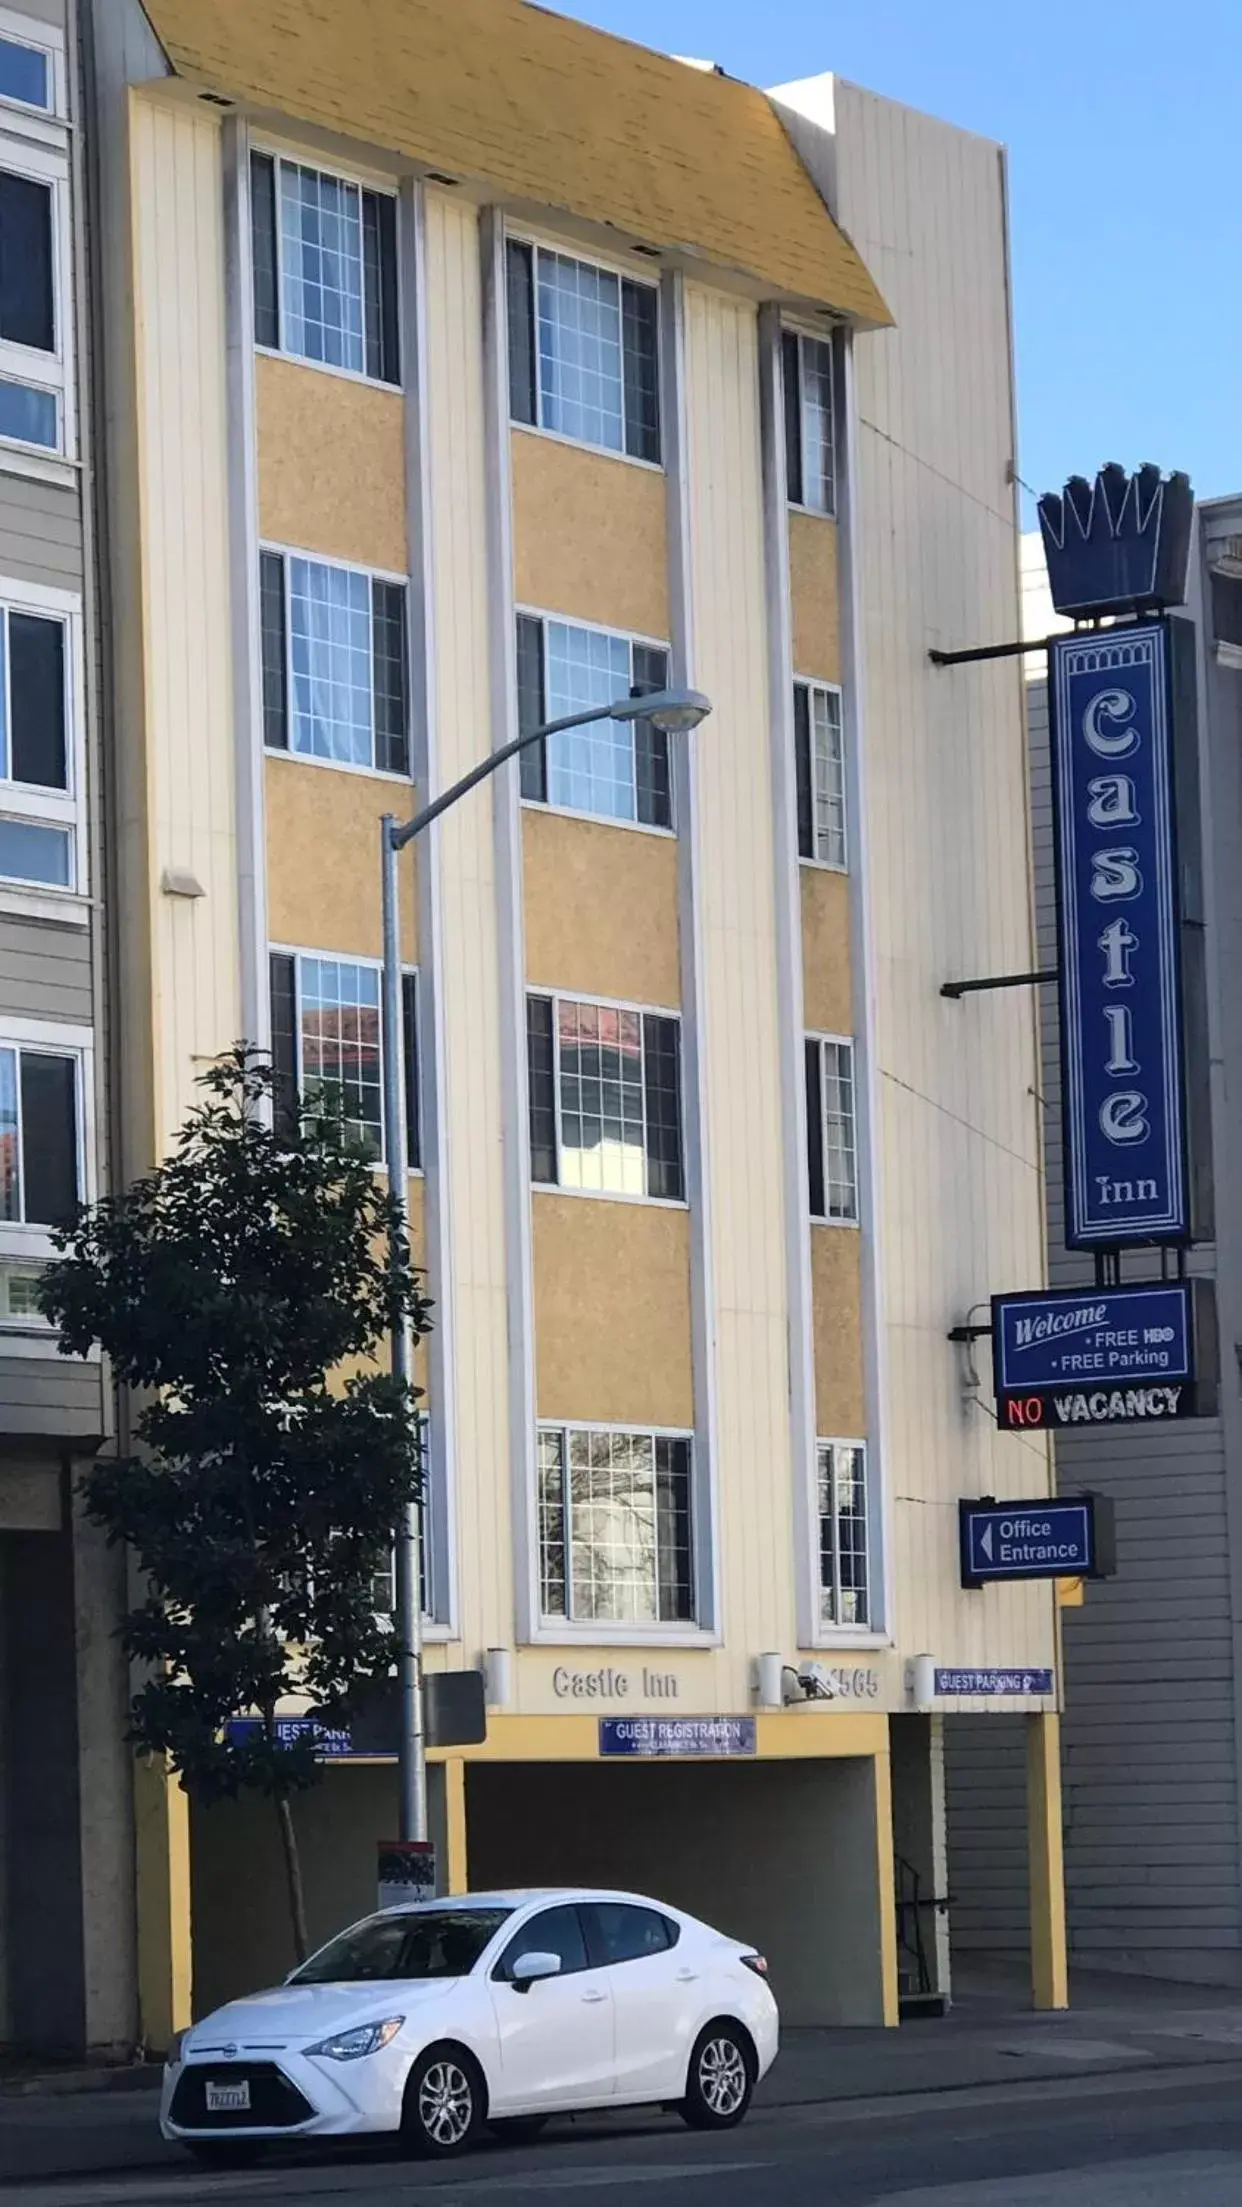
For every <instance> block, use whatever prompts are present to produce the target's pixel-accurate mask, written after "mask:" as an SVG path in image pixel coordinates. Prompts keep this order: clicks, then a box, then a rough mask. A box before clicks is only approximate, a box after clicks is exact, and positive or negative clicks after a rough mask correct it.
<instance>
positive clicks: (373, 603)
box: [259, 552, 410, 774]
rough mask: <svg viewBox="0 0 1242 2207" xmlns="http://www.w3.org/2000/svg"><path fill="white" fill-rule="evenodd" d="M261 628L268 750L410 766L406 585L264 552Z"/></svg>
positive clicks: (384, 767) (388, 769)
mask: <svg viewBox="0 0 1242 2207" xmlns="http://www.w3.org/2000/svg"><path fill="white" fill-rule="evenodd" d="M259 626H260V635H261V657H262V674H263V740H264V742H265V743H266V744H267V746H268V748H269V750H273V751H296V752H298V753H299V754H300V755H301V756H303V757H304V758H311V759H332V760H334V761H335V762H336V764H337V765H338V766H373V767H378V768H379V769H380V771H381V772H382V773H385V774H408V773H409V770H410V745H409V733H408V728H407V717H408V704H407V701H408V696H409V676H408V660H407V652H406V628H405V584H404V583H402V582H386V581H384V580H383V579H382V578H381V577H380V576H378V575H369V574H366V573H364V572H363V570H362V569H361V568H357V567H332V566H329V565H328V563H327V561H326V560H321V559H307V558H305V557H304V556H303V555H302V554H301V553H297V552H288V553H286V552H261V553H260V554H259Z"/></svg>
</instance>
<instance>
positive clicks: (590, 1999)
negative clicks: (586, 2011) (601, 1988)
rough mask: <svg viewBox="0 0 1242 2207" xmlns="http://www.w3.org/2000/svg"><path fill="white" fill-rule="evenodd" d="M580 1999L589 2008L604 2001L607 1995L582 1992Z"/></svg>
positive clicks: (604, 1993)
mask: <svg viewBox="0 0 1242 2207" xmlns="http://www.w3.org/2000/svg"><path fill="white" fill-rule="evenodd" d="M582 1998H583V1999H584V2000H585V2001H586V2002H587V2003H588V2005H589V2006H591V2007H594V2006H595V2005H596V2004H597V2002H599V2001H600V2000H606V1999H607V1998H608V1995H607V1993H606V1992H584V1993H583V1995H582Z"/></svg>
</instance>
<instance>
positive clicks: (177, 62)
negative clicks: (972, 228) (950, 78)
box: [143, 0, 891, 327]
mask: <svg viewBox="0 0 1242 2207" xmlns="http://www.w3.org/2000/svg"><path fill="white" fill-rule="evenodd" d="M143 4H144V6H145V9H146V13H147V15H148V17H149V18H150V21H151V25H152V28H153V29H154V31H155V33H156V36H157V37H158V39H159V40H160V43H161V45H162V46H163V48H164V51H165V53H166V54H167V56H168V59H169V61H170V63H171V65H172V68H173V70H174V72H175V74H176V75H177V76H179V77H184V78H186V79H188V80H189V81H191V82H193V83H201V84H202V85H203V86H204V87H205V88H208V89H210V90H212V91H214V92H217V93H221V94H224V95H227V96H229V97H231V98H233V99H236V100H238V101H241V102H243V103H245V104H246V105H248V106H251V107H256V108H260V109H263V110H266V111H270V112H273V113H277V114H281V115H287V116H289V117H291V118H293V119H295V120H299V121H303V122H306V123H308V124H310V125H312V126H313V127H315V128H318V129H322V130H328V131H332V132H335V133H338V134H341V135H344V136H346V137H350V138H355V139H359V140H362V141H364V142H366V143H368V144H370V145H374V146H382V147H383V148H385V149H386V150H387V151H389V152H391V153H395V154H398V155H403V156H405V157H406V158H407V159H409V160H410V161H411V162H414V163H418V164H420V165H422V166H425V167H427V168H432V169H442V170H445V171H446V172H447V173H449V174H450V175H452V176H455V177H460V178H463V179H465V178H469V179H471V180H472V181H478V182H482V183H485V184H486V185H488V186H489V187H490V188H492V189H494V190H495V192H496V193H497V196H499V197H503V198H510V199H518V200H527V201H534V202H536V203H537V204H539V205H540V206H545V207H548V208H555V209H562V210H564V211H565V212H566V213H568V214H572V215H575V216H577V217H578V218H579V219H581V220H584V221H588V222H595V223H605V224H608V225H609V226H610V227H612V228H614V229H617V230H619V231H621V232H622V233H623V234H624V235H625V236H626V237H627V238H634V239H638V240H641V241H643V242H644V243H647V244H650V245H655V246H659V247H662V248H665V249H676V250H687V249H688V250H689V251H690V252H691V253H693V254H697V255H699V256H701V257H702V258H703V259H704V260H706V261H708V262H715V263H716V264H717V265H718V266H720V267H722V268H729V269H732V270H735V271H737V272H739V273H741V274H743V275H746V276H749V277H751V278H753V279H755V280H757V281H758V282H759V283H761V284H763V285H764V286H766V287H770V288H771V290H772V291H773V292H774V293H784V294H787V295H790V296H792V297H794V298H798V299H805V300H807V301H809V302H813V303H814V304H816V305H818V306H823V307H829V308H832V309H833V310H834V311H835V312H837V313H838V314H841V315H843V316H845V317H846V318H848V319H849V320H851V321H855V322H858V323H860V324H863V325H868V326H871V327H876V326H882V325H886V324H887V323H888V322H890V320H891V316H890V315H889V312H888V309H887V307H886V306H885V304H884V301H883V299H882V298H881V296H880V294H879V292H878V290H877V289H876V286H875V284H874V283H873V282H872V280H871V277H870V275H869V274H868V272H867V269H866V268H865V266H864V265H863V262H862V260H861V258H860V256H859V254H858V253H857V252H856V251H855V249H854V247H853V246H852V245H851V244H850V242H849V240H848V238H846V237H845V236H844V235H843V234H842V232H841V231H840V230H839V229H838V228H837V225H836V223H835V222H834V221H833V219H832V217H831V215H830V214H829V212H828V210H827V208H826V207H825V205H824V203H823V201H822V199H821V198H820V196H819V193H818V192H817V191H816V189H815V186H814V184H813V183H812V181H811V178H810V176H809V175H808V173H807V171H806V169H805V168H804V167H803V165H802V163H801V161H800V160H799V158H798V155H797V154H796V152H795V151H794V148H793V145H792V144H791V142H790V140H789V138H788V137H787V135H786V133H785V129H784V126H783V124H782V123H781V121H780V118H779V116H778V115H777V113H776V111H775V109H774V108H773V106H772V104H771V102H770V101H769V100H768V99H767V98H766V97H765V95H764V94H763V93H762V92H759V91H756V90H755V89H754V88H753V87H752V86H751V85H747V84H739V83H738V82H737V81H736V80H735V79H733V78H730V77H720V76H716V75H715V74H714V73H711V72H707V71H701V70H697V69H693V68H688V67H687V66H686V65H685V64H684V63H682V62H678V61H673V60H671V59H670V58H669V57H668V56H667V55H665V54H657V53H652V52H649V51H648V50H647V48H645V47H642V46H635V45H632V44H630V43H629V41H628V40H625V39H620V38H613V37H611V36H609V35H608V34H606V33H605V32H602V31H597V30H593V29H591V28H589V27H588V26H587V25H586V24H582V23H575V22H571V21H570V20H569V19H568V18H567V17H564V16H559V15H552V14H550V13H548V12H547V11H546V10H544V9H542V8H539V7H535V6H532V5H530V4H528V0H143Z"/></svg>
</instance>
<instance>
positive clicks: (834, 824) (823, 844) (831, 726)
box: [794, 682, 846, 866]
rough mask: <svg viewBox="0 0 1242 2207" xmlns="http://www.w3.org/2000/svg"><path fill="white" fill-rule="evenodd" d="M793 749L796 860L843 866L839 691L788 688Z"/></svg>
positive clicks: (809, 685) (805, 685) (803, 685)
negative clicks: (791, 699) (791, 693)
mask: <svg viewBox="0 0 1242 2207" xmlns="http://www.w3.org/2000/svg"><path fill="white" fill-rule="evenodd" d="M794 743H795V746H796V749H797V780H798V856H799V858H813V859H816V860H817V861H818V862H819V864H820V865H821V866H844V865H845V860H846V843H845V753H844V749H843V746H842V741H841V692H840V691H839V690H836V689H830V688H828V687H826V686H825V685H824V684H823V683H822V682H795V684H794Z"/></svg>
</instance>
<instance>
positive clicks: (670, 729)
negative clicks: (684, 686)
mask: <svg viewBox="0 0 1242 2207" xmlns="http://www.w3.org/2000/svg"><path fill="white" fill-rule="evenodd" d="M711 709H712V701H711V699H710V697H704V695H703V692H702V691H701V690H650V691H648V693H647V695H646V696H645V697H627V698H624V699H622V700H621V701H620V702H619V703H618V704H616V705H614V706H613V708H612V717H613V719H614V720H650V721H654V722H655V725H656V727H657V728H660V729H662V730H663V732H664V734H665V735H666V736H678V735H687V734H688V733H689V731H690V729H691V728H697V727H698V725H699V722H700V721H701V720H705V719H706V717H707V715H708V713H710V711H711Z"/></svg>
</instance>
